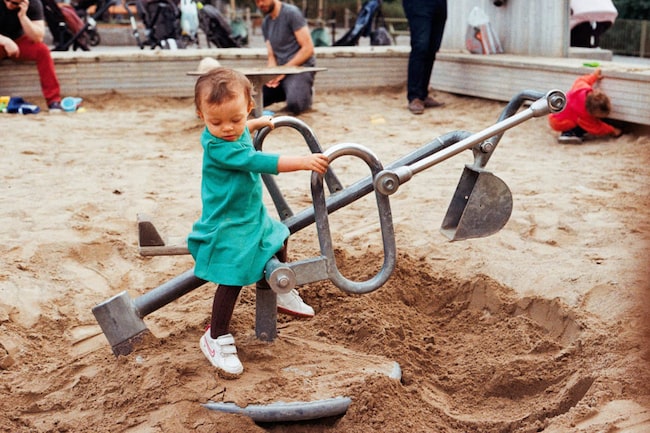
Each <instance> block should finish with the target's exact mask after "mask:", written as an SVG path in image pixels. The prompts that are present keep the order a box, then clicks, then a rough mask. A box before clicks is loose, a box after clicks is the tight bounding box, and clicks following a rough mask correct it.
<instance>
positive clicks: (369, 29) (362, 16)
mask: <svg viewBox="0 0 650 433" xmlns="http://www.w3.org/2000/svg"><path fill="white" fill-rule="evenodd" d="M361 36H370V45H391V38H390V34H389V33H388V30H387V29H386V24H385V22H384V14H382V12H381V0H367V1H366V2H364V3H363V5H362V6H361V9H360V10H359V15H358V16H357V20H356V21H355V23H354V26H353V27H352V28H351V29H350V30H348V32H347V33H346V34H344V35H343V36H342V37H341V39H339V40H338V41H336V42H334V46H337V47H341V46H343V47H351V46H354V45H358V44H359V39H360V38H361Z"/></svg>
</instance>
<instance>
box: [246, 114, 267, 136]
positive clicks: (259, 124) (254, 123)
mask: <svg viewBox="0 0 650 433" xmlns="http://www.w3.org/2000/svg"><path fill="white" fill-rule="evenodd" d="M246 126H248V130H249V131H250V132H251V134H252V133H253V132H255V131H257V130H258V129H262V128H264V127H265V126H268V127H269V128H271V129H273V117H271V116H262V117H257V118H255V119H249V120H247V121H246Z"/></svg>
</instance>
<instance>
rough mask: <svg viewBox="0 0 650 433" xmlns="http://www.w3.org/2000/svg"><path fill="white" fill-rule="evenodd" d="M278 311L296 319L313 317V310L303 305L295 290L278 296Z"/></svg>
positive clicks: (303, 302)
mask: <svg viewBox="0 0 650 433" xmlns="http://www.w3.org/2000/svg"><path fill="white" fill-rule="evenodd" d="M277 299H278V311H279V312H280V313H284V314H289V315H291V316H296V317H314V309H313V308H311V307H310V306H309V305H307V304H305V301H303V300H302V298H301V297H300V295H299V294H298V291H297V290H296V289H293V290H291V291H290V292H289V293H284V294H278V297H277Z"/></svg>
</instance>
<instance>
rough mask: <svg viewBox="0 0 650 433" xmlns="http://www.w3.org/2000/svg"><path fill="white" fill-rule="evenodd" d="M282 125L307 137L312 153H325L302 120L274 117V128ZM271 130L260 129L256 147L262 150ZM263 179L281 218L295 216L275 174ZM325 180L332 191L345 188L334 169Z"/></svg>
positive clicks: (328, 171) (314, 135) (265, 175)
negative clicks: (276, 180) (274, 176)
mask: <svg viewBox="0 0 650 433" xmlns="http://www.w3.org/2000/svg"><path fill="white" fill-rule="evenodd" d="M280 127H290V128H293V129H295V130H296V131H298V132H299V133H300V134H301V135H302V137H303V138H304V139H305V142H306V143H307V146H308V147H309V150H311V152H312V153H323V149H322V148H321V146H320V144H319V143H318V140H317V139H316V134H314V131H313V130H312V129H311V128H310V127H309V126H308V125H307V124H306V123H305V122H303V121H302V120H300V119H296V118H295V117H290V116H279V117H274V118H273V130H275V129H278V128H280ZM271 131H272V129H271V128H268V127H267V128H262V129H260V130H259V131H258V133H257V134H255V137H254V139H253V145H254V146H255V149H257V150H262V144H263V143H264V139H265V138H266V137H267V135H269V133H270V132H271ZM262 181H263V182H264V185H265V186H266V189H267V191H268V192H269V194H270V195H271V199H272V200H273V204H274V205H275V209H276V211H277V212H278V216H279V217H280V220H282V221H284V220H285V219H287V218H289V217H291V216H293V211H292V210H291V207H290V206H289V203H287V201H286V200H285V198H284V196H283V195H282V192H281V191H280V188H279V187H278V185H277V184H276V183H275V179H274V178H273V176H271V175H269V174H262ZM325 181H326V182H327V187H328V188H329V191H330V192H331V193H334V192H337V191H341V190H342V189H343V185H341V182H340V181H339V180H338V178H337V177H336V175H335V174H334V171H332V170H327V173H325Z"/></svg>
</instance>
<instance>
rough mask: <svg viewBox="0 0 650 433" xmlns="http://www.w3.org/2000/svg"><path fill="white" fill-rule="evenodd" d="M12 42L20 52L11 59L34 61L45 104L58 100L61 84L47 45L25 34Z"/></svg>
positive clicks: (0, 49) (2, 51) (2, 54)
mask: <svg viewBox="0 0 650 433" xmlns="http://www.w3.org/2000/svg"><path fill="white" fill-rule="evenodd" d="M14 42H15V43H16V45H18V48H19V49H20V53H19V54H18V57H17V58H14V59H13V60H17V61H32V62H36V68H37V69H38V76H39V77H40V81H41V91H42V92H43V96H44V97H45V100H46V101H47V104H48V105H49V104H51V103H52V102H60V101H61V86H60V85H59V79H58V78H57V77H56V71H55V70H54V61H53V60H52V55H51V54H50V49H49V48H48V47H47V45H45V44H44V43H42V42H34V41H32V40H31V39H29V38H28V37H27V36H25V35H23V36H21V37H19V38H18V39H16V40H15V41H14ZM3 57H7V53H6V52H5V50H4V49H3V48H1V47H0V59H1V58H3Z"/></svg>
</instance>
